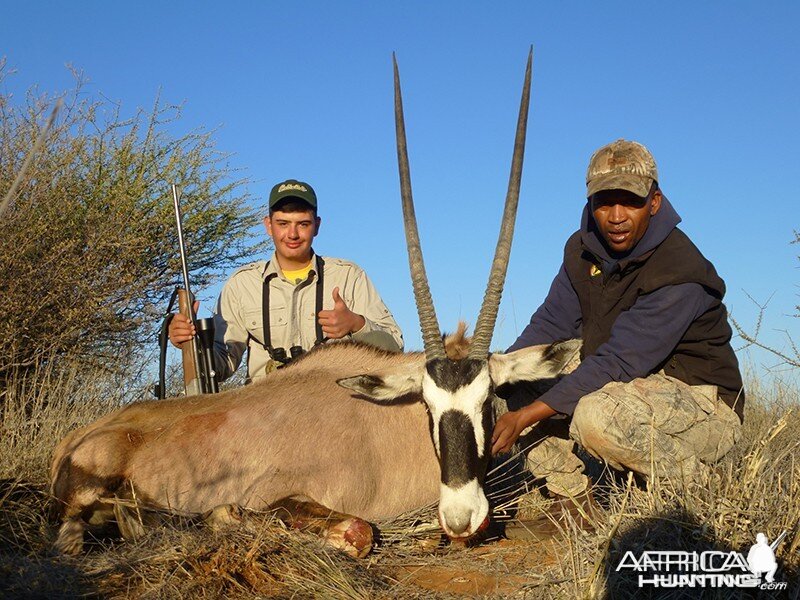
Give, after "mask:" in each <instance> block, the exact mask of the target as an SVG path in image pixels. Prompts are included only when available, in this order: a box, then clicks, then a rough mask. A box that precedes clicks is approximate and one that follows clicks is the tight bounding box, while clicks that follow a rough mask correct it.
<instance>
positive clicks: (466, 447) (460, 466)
mask: <svg viewBox="0 0 800 600" xmlns="http://www.w3.org/2000/svg"><path fill="white" fill-rule="evenodd" d="M491 387H492V382H491V379H490V377H489V367H488V363H487V361H485V360H477V359H462V360H450V359H435V360H432V361H428V362H427V363H426V365H425V373H424V374H423V377H422V396H423V398H424V400H425V403H426V404H427V406H428V409H429V410H430V413H431V421H432V423H433V442H434V446H435V448H436V454H437V455H438V457H439V463H440V466H441V472H442V479H441V481H442V483H441V499H440V502H439V519H440V521H441V523H442V527H443V528H444V530H445V532H446V533H447V534H448V535H450V536H451V537H467V536H470V535H472V534H474V533H475V532H476V531H477V530H478V529H479V528H480V527H481V525H482V524H483V522H484V520H485V519H486V518H487V516H488V513H489V502H488V500H487V499H486V496H485V494H484V492H483V481H484V478H485V475H486V465H487V462H488V460H489V445H488V442H489V439H490V435H491V424H492V414H491V410H492V406H491V402H490V401H489V395H490V394H489V392H490V390H491Z"/></svg>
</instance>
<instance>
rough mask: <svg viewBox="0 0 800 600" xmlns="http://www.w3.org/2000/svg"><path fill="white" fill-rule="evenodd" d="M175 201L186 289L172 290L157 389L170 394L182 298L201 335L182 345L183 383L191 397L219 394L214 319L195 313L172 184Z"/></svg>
mask: <svg viewBox="0 0 800 600" xmlns="http://www.w3.org/2000/svg"><path fill="white" fill-rule="evenodd" d="M172 201H173V205H174V208H175V222H176V225H177V229H178V246H179V247H180V252H181V270H182V271H183V288H182V289H181V288H180V287H178V288H176V289H175V291H174V292H173V293H172V298H171V299H170V301H169V306H168V307H167V311H166V313H165V315H164V317H165V318H164V322H163V324H162V326H161V332H160V334H159V343H160V346H161V356H160V361H159V383H158V385H157V386H156V388H155V390H154V392H155V395H156V397H157V398H159V399H160V400H163V399H164V397H165V395H166V389H165V388H166V386H165V382H164V380H165V369H166V350H167V343H166V342H167V330H168V328H169V322H170V320H171V319H172V314H171V311H172V306H173V304H174V303H175V298H176V297H177V299H178V312H180V313H181V314H182V315H184V316H186V317H188V318H189V319H190V320H191V321H192V323H193V324H194V327H195V331H197V336H196V337H194V338H192V339H191V340H188V341H186V342H184V343H183V344H181V354H182V355H183V356H182V358H183V386H184V390H185V392H186V395H187V396H195V395H197V394H215V393H217V392H218V391H219V387H218V385H217V380H216V378H215V375H216V373H215V372H214V320H213V319H198V318H197V315H196V314H195V312H194V295H192V291H191V288H190V286H189V267H188V265H187V261H186V246H185V244H184V242H183V218H182V216H181V205H180V194H179V192H178V186H177V185H175V184H174V183H173V184H172Z"/></svg>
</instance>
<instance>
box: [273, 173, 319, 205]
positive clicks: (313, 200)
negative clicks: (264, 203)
mask: <svg viewBox="0 0 800 600" xmlns="http://www.w3.org/2000/svg"><path fill="white" fill-rule="evenodd" d="M286 198H297V199H298V200H302V201H303V202H305V203H307V204H308V205H310V206H311V208H314V209H316V208H317V195H316V194H315V193H314V188H312V187H311V186H310V185H308V184H307V183H305V182H303V181H297V179H287V180H286V181H282V182H281V183H276V184H275V185H274V186H273V187H272V191H271V192H270V193H269V209H270V210H272V209H273V208H274V207H275V205H276V204H277V203H278V202H280V201H281V200H285V199H286Z"/></svg>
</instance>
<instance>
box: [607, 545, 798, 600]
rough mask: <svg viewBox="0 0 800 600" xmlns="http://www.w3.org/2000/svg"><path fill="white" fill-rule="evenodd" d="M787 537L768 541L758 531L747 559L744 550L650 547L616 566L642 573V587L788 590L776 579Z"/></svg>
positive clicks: (619, 569)
mask: <svg viewBox="0 0 800 600" xmlns="http://www.w3.org/2000/svg"><path fill="white" fill-rule="evenodd" d="M785 537H786V531H784V532H783V533H781V534H780V535H779V536H778V537H777V538H775V540H774V541H773V542H772V543H771V544H769V543H768V542H769V540H768V539H767V536H766V535H764V534H763V533H759V534H758V535H757V536H756V543H755V544H753V545H752V546H751V547H750V551H749V552H748V553H747V557H746V558H745V556H744V554H742V553H741V552H733V551H730V552H722V551H719V550H709V551H706V552H696V551H695V552H686V551H682V550H648V551H646V552H642V553H641V554H640V555H639V556H636V555H635V554H634V553H633V551H631V550H628V552H626V553H625V556H623V557H622V560H621V561H620V562H619V564H618V565H617V569H616V570H617V572H619V571H624V570H626V569H627V570H630V571H633V572H636V573H638V574H639V587H641V588H643V587H656V588H682V587H695V588H725V587H727V588H758V589H762V590H785V589H786V587H787V583H786V582H785V581H775V572H776V571H777V570H778V563H777V561H776V560H775V549H776V548H777V547H778V544H780V543H781V542H782V541H783V538H785Z"/></svg>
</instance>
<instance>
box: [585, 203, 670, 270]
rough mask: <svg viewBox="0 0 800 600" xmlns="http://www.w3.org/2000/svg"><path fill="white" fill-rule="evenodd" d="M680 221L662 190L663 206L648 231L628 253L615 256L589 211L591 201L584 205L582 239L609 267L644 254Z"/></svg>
mask: <svg viewBox="0 0 800 600" xmlns="http://www.w3.org/2000/svg"><path fill="white" fill-rule="evenodd" d="M680 222H681V218H680V216H679V215H678V213H677V212H676V211H675V208H673V206H672V204H671V203H670V201H669V200H668V199H667V197H666V196H664V195H663V192H662V196H661V208H660V209H659V210H658V212H657V213H656V214H655V215H653V217H651V219H650V223H649V224H648V225H647V231H645V232H644V235H643V236H642V239H640V240H639V241H638V242H637V244H636V245H635V246H634V247H633V248H631V250H630V251H629V252H628V253H627V254H625V255H623V256H618V257H613V256H611V254H610V253H609V251H608V248H607V247H606V245H605V243H604V242H603V237H602V236H601V235H600V232H599V231H598V230H597V225H596V224H595V222H594V219H593V218H592V216H591V214H590V213H589V203H588V202H587V203H586V206H584V207H583V215H582V216H581V241H582V242H583V245H584V246H585V247H586V248H587V249H588V250H589V251H590V252H591V253H592V254H594V255H595V256H596V257H597V258H599V259H600V260H601V261H602V262H603V265H604V266H606V267H609V266H613V265H615V264H616V263H618V262H620V261H624V262H630V261H631V260H635V259H637V258H639V257H641V256H644V255H645V254H647V253H648V252H650V251H651V250H653V249H654V248H656V247H657V246H658V245H659V244H660V243H661V242H663V241H664V240H665V239H666V238H667V236H668V235H669V234H670V233H672V230H673V229H675V227H677V225H678V223H680Z"/></svg>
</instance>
